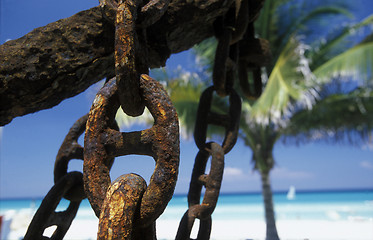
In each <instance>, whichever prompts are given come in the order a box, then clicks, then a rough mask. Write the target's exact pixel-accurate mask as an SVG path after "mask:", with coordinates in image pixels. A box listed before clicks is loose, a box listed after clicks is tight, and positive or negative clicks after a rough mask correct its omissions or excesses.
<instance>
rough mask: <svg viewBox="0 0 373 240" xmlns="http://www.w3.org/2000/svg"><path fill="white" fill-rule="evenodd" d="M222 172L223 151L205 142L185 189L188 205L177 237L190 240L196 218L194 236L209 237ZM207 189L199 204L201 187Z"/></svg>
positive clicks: (180, 239) (179, 239)
mask: <svg viewBox="0 0 373 240" xmlns="http://www.w3.org/2000/svg"><path fill="white" fill-rule="evenodd" d="M210 156H212V159H211V168H210V172H209V174H207V175H206V174H205V171H206V165H207V160H208V159H209V157H210ZM223 172H224V151H223V149H222V147H221V146H220V145H219V144H217V143H214V142H212V143H208V144H206V148H205V150H200V151H199V152H198V154H197V156H196V159H195V163H194V167H193V173H192V179H191V181H190V187H189V192H188V205H189V208H188V210H187V211H186V213H185V214H184V216H183V218H182V219H181V221H180V225H179V229H178V232H177V234H176V238H175V239H176V240H189V239H190V234H191V230H192V228H193V224H194V221H195V219H196V218H198V219H200V227H199V231H198V237H197V239H209V238H210V232H211V224H212V223H211V214H212V213H213V212H214V209H215V207H216V204H217V202H218V198H219V192H220V187H221V182H222V179H223ZM203 186H205V188H206V191H205V194H204V196H203V201H202V204H200V198H201V192H202V187H203Z"/></svg>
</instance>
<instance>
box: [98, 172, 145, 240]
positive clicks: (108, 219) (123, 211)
mask: <svg viewBox="0 0 373 240" xmlns="http://www.w3.org/2000/svg"><path fill="white" fill-rule="evenodd" d="M145 190H146V182H145V180H144V179H143V178H142V177H140V176H138V175H136V174H126V175H122V176H120V177H119V178H118V179H116V180H115V181H114V182H113V183H112V184H111V185H110V187H109V189H108V191H107V193H106V198H105V200H104V202H103V205H102V207H101V214H100V221H99V230H98V234H97V239H123V240H126V239H127V240H130V239H133V238H132V234H133V228H134V226H133V225H134V224H133V223H134V222H135V215H136V214H138V213H139V211H138V209H139V207H140V203H141V197H142V195H143V194H144V192H145Z"/></svg>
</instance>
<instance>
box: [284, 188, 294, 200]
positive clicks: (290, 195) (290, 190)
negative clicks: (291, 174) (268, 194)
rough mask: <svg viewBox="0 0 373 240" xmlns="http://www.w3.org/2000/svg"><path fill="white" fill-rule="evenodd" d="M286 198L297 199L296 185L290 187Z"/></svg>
mask: <svg viewBox="0 0 373 240" xmlns="http://www.w3.org/2000/svg"><path fill="white" fill-rule="evenodd" d="M286 198H287V199H288V200H294V199H295V187H294V186H290V187H289V191H288V194H287V195H286Z"/></svg>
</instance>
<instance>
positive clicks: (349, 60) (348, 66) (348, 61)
mask: <svg viewBox="0 0 373 240" xmlns="http://www.w3.org/2000/svg"><path fill="white" fill-rule="evenodd" d="M372 70H373V39H372V38H371V39H370V40H369V41H364V42H363V43H361V44H358V45H357V46H355V47H353V48H351V49H349V50H347V51H345V52H343V53H342V54H340V55H338V56H336V57H334V58H332V59H330V60H329V61H327V62H326V63H324V64H323V65H321V66H320V67H318V68H317V69H315V70H314V71H313V72H314V74H315V76H316V77H317V78H319V79H321V80H323V81H324V82H326V81H328V80H330V79H332V78H333V77H353V78H354V79H360V80H365V81H366V80H369V77H370V76H371V75H372Z"/></svg>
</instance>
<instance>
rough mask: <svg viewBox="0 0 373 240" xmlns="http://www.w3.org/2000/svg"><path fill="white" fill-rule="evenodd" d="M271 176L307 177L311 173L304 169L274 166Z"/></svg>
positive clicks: (310, 175)
mask: <svg viewBox="0 0 373 240" xmlns="http://www.w3.org/2000/svg"><path fill="white" fill-rule="evenodd" d="M271 175H272V177H273V178H279V179H309V178H312V177H313V174H312V173H310V172H305V171H293V170H289V169H287V168H279V167H277V168H274V169H273V170H272V172H271Z"/></svg>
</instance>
